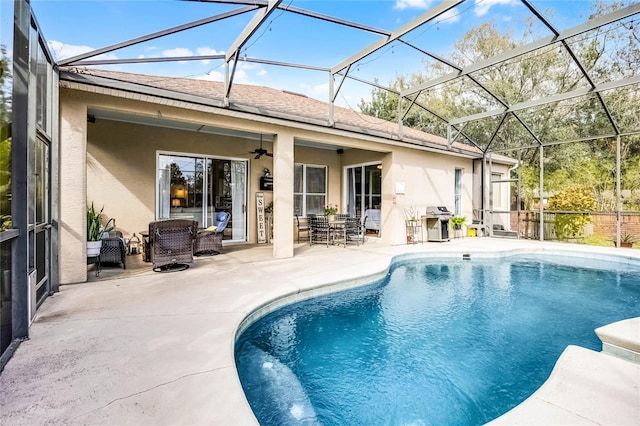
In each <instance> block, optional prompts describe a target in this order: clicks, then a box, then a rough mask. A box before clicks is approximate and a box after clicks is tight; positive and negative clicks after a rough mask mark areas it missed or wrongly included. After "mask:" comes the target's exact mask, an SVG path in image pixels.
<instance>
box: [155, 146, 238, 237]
mask: <svg viewBox="0 0 640 426" xmlns="http://www.w3.org/2000/svg"><path fill="white" fill-rule="evenodd" d="M247 169H248V168H247V160H234V159H225V158H213V157H207V156H193V155H183V154H159V155H158V196H157V198H156V199H157V209H156V217H157V218H158V219H173V218H180V219H192V220H196V221H198V223H199V226H200V227H201V228H206V227H207V226H209V225H212V224H213V223H214V220H215V213H216V212H219V211H226V212H228V213H230V214H231V220H230V221H229V224H228V225H227V228H226V229H225V233H224V239H227V240H233V241H246V236H247V225H246V224H247V219H246V210H247V209H246V205H247Z"/></svg>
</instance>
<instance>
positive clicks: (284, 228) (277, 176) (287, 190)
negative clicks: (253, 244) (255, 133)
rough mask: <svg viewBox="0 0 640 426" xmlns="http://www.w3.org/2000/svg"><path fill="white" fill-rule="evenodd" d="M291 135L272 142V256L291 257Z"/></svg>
mask: <svg viewBox="0 0 640 426" xmlns="http://www.w3.org/2000/svg"><path fill="white" fill-rule="evenodd" d="M293 160H294V159H293V135H292V134H290V133H278V134H277V135H276V137H275V139H274V143H273V235H274V241H273V257H275V258H276V259H284V258H288V257H293Z"/></svg>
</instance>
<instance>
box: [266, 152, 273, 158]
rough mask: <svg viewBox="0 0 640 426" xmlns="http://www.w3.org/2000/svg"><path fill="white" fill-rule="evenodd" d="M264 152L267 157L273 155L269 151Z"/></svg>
mask: <svg viewBox="0 0 640 426" xmlns="http://www.w3.org/2000/svg"><path fill="white" fill-rule="evenodd" d="M265 154H266V156H267V157H273V154H272V153H270V152H265Z"/></svg>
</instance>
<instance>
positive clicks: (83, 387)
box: [0, 238, 640, 425]
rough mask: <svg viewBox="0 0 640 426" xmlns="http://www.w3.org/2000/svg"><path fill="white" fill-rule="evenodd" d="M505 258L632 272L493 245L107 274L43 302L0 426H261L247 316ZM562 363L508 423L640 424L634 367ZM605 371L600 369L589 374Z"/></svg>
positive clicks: (316, 252) (605, 251) (590, 251)
mask: <svg viewBox="0 0 640 426" xmlns="http://www.w3.org/2000/svg"><path fill="white" fill-rule="evenodd" d="M513 250H516V251H518V250H544V251H563V250H570V251H572V252H576V251H580V252H583V254H584V255H585V256H592V257H594V258H598V257H602V256H608V255H614V254H623V255H625V256H627V257H629V258H635V259H640V253H639V252H640V251H636V250H624V249H614V248H610V249H609V248H594V247H586V246H575V245H571V246H569V245H566V244H559V243H539V242H531V241H517V240H505V239H489V238H464V239H459V240H453V241H451V242H447V243H424V244H417V245H405V246H391V247H390V246H383V245H382V244H381V243H380V242H379V241H376V240H370V241H368V242H367V243H366V244H365V245H364V246H360V247H347V248H344V247H325V246H313V247H309V246H308V245H307V244H303V245H298V246H296V256H295V257H293V258H290V259H282V260H274V259H272V257H271V247H270V246H266V245H262V246H251V247H247V246H242V247H238V246H236V247H227V248H225V252H224V253H223V254H221V255H218V256H214V257H206V258H197V259H196V261H195V263H194V265H193V267H191V268H190V269H188V270H186V271H182V272H175V273H154V272H152V271H151V267H150V266H149V264H143V263H141V262H139V259H136V261H135V262H134V261H133V260H134V259H131V261H130V262H129V265H128V269H127V270H126V271H122V270H121V269H120V270H118V269H116V268H113V269H112V268H109V269H107V268H105V269H104V270H103V272H102V273H101V276H100V278H99V279H95V277H94V276H93V275H94V274H92V273H91V274H90V282H88V283H83V284H77V285H67V286H63V287H62V288H61V291H60V292H59V293H57V294H55V295H53V296H51V297H49V299H48V300H47V301H45V303H44V304H43V306H42V307H41V308H40V310H39V311H38V313H37V316H36V319H35V321H34V323H33V325H32V327H31V329H30V339H29V340H27V341H25V342H23V343H22V344H21V345H20V347H19V348H18V350H17V351H16V353H15V354H14V356H13V358H12V359H11V360H10V361H9V363H8V364H7V365H6V367H5V369H4V371H3V372H2V373H0V424H3V425H5V424H6V425H16V424H52V423H53V424H114V425H115V424H118V425H124V424H212V425H213V424H215V425H252V424H256V419H255V417H254V416H253V413H252V412H251V409H250V407H249V405H248V403H247V402H246V400H245V398H244V394H243V392H242V387H241V385H240V382H239V380H238V377H237V375H236V369H235V365H234V356H233V347H234V338H235V335H236V331H237V329H238V327H239V326H240V324H241V323H242V321H243V319H244V318H245V317H246V316H247V315H248V314H249V313H251V312H253V311H254V310H256V309H257V308H259V307H261V306H264V305H265V304H267V303H269V302H271V301H273V300H276V299H278V298H280V297H282V296H285V295H292V294H297V293H299V292H301V291H305V290H309V289H314V288H319V287H322V286H324V285H326V284H329V283H334V282H337V281H340V282H345V283H349V282H356V281H357V282H362V276H363V274H366V275H367V276H368V277H367V278H366V280H365V281H369V280H370V277H371V276H375V275H377V274H382V273H384V272H385V271H386V268H387V267H388V265H389V262H390V261H391V259H392V258H393V257H394V256H396V255H399V254H404V253H422V252H430V253H437V255H438V256H441V255H444V254H447V253H448V254H451V255H452V256H453V255H455V256H461V254H463V253H472V255H473V254H485V255H489V256H491V255H492V254H493V253H499V252H504V251H513ZM621 250H622V251H621ZM577 349H580V348H577ZM564 355H565V354H563V357H562V359H561V361H562V362H559V363H558V365H557V366H556V370H554V374H553V375H552V376H554V378H553V379H554V383H555V385H553V386H552V387H550V386H547V385H545V386H546V390H544V399H540V398H538V399H535V400H534V399H533V397H532V398H530V399H529V400H527V401H526V402H525V403H524V404H523V405H521V406H519V407H517V408H516V409H515V410H514V411H512V412H510V413H509V416H511V417H505V418H504V421H503V423H505V422H506V423H510V424H514V423H528V424H552V423H555V424H560V423H562V424H568V423H572V424H595V423H599V422H600V421H602V420H603V419H604V420H606V423H610V424H614V423H615V424H627V422H631V423H633V424H640V390H639V387H640V368H639V366H638V364H635V363H633V362H629V361H623V360H619V359H618V358H615V360H614V361H608V360H609V359H610V358H613V357H611V356H610V355H606V354H603V353H598V352H593V351H587V350H584V351H583V350H574V349H572V350H571V351H570V353H568V354H566V356H564ZM602 357H606V358H602ZM602 359H605V360H607V367H606V369H605V370H601V371H600V372H601V373H602V374H595V373H594V372H593V371H594V370H593V369H594V368H597V367H594V365H600V364H599V363H600V362H601V361H602ZM583 363H586V364H584V365H583ZM565 366H568V368H569V369H572V370H571V374H566V373H564V372H565V371H568V370H566V368H565ZM585 366H587V367H588V368H585ZM621 377H624V378H626V379H624V380H622V381H621V379H620V378H621ZM585 378H588V379H589V380H584V379H585ZM558 380H559V382H558ZM581 380H582V381H581ZM558 383H559V384H558ZM576 386H577V387H582V388H584V386H587V388H586V389H588V392H586V393H585V395H587V396H588V398H584V399H583V400H582V402H580V400H578V401H576V398H580V395H575V396H573V395H571V394H570V392H571V390H572V389H576ZM543 387H544V386H543ZM542 391H543V389H542V388H541V389H540V391H539V392H542ZM534 395H535V394H534ZM612 399H614V400H617V401H623V402H622V403H619V404H617V405H616V408H615V412H614V411H613V410H612V409H611V408H610V407H609V406H607V405H606V404H608V403H610V401H611V400H612ZM527 404H528V405H527ZM534 404H535V405H534ZM527 407H529V408H527ZM605 412H606V413H607V414H606V415H604V414H603V413H605ZM532 413H537V415H533V414H532ZM585 413H586V414H585Z"/></svg>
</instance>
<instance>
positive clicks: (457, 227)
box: [450, 216, 467, 238]
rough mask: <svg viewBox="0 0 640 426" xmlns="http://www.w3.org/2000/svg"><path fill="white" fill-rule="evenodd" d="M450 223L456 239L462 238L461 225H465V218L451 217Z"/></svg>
mask: <svg viewBox="0 0 640 426" xmlns="http://www.w3.org/2000/svg"><path fill="white" fill-rule="evenodd" d="M450 221H451V224H452V225H453V231H454V234H455V235H456V238H457V237H460V236H462V225H464V224H465V222H466V221H467V218H466V217H464V216H452V217H451V219H450Z"/></svg>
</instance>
